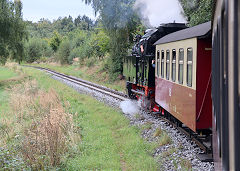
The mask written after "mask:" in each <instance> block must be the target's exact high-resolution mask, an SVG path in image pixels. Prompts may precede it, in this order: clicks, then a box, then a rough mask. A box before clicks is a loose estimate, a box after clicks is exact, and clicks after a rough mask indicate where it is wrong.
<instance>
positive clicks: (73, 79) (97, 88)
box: [23, 65, 128, 101]
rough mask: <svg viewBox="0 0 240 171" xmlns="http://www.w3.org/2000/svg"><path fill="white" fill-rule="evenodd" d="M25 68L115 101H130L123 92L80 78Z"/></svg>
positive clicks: (48, 70) (43, 69) (47, 70)
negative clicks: (87, 89)
mask: <svg viewBox="0 0 240 171" xmlns="http://www.w3.org/2000/svg"><path fill="white" fill-rule="evenodd" d="M23 66H26V67H32V68H36V69H40V70H42V71H45V72H47V73H49V74H51V75H54V76H56V77H59V78H61V79H64V80H67V81H69V82H72V83H75V84H77V85H81V86H84V87H87V88H89V89H92V90H94V91H97V92H100V93H102V94H105V95H107V96H111V97H113V98H115V99H118V100H120V101H124V100H127V99H128V97H127V95H126V94H124V93H122V92H119V91H116V90H112V89H110V88H107V87H104V86H100V85H97V84H94V83H92V82H89V81H86V80H82V79H80V78H76V77H73V76H69V75H66V74H62V73H59V72H56V71H53V70H50V69H48V68H43V67H38V66H28V65H23Z"/></svg>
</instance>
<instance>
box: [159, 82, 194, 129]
mask: <svg viewBox="0 0 240 171" xmlns="http://www.w3.org/2000/svg"><path fill="white" fill-rule="evenodd" d="M155 83H156V90H155V101H156V103H157V104H159V105H160V106H161V107H163V108H164V109H165V110H167V111H168V112H169V113H171V114H172V115H173V116H174V117H175V118H177V119H178V120H180V121H181V122H182V123H184V124H185V125H186V126H188V127H189V128H190V129H192V130H193V131H196V91H195V90H193V89H192V88H188V87H185V86H182V85H178V84H175V83H173V82H170V81H167V80H164V79H162V78H157V77H155Z"/></svg>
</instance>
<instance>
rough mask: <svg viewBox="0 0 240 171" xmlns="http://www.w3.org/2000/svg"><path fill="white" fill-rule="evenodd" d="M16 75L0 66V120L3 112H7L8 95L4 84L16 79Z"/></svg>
mask: <svg viewBox="0 0 240 171" xmlns="http://www.w3.org/2000/svg"><path fill="white" fill-rule="evenodd" d="M16 76H17V74H16V73H15V72H13V71H11V70H10V69H8V68H6V67H2V66H0V118H1V115H3V113H4V112H7V111H8V110H9V105H8V97H9V93H8V92H7V91H6V90H5V89H6V87H7V86H8V85H9V84H7V83H6V82H8V81H9V79H12V78H14V77H16Z"/></svg>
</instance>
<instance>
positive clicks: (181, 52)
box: [178, 48, 184, 84]
mask: <svg viewBox="0 0 240 171" xmlns="http://www.w3.org/2000/svg"><path fill="white" fill-rule="evenodd" d="M183 63H184V50H183V49H182V48H181V49H179V58H178V82H179V84H183Z"/></svg>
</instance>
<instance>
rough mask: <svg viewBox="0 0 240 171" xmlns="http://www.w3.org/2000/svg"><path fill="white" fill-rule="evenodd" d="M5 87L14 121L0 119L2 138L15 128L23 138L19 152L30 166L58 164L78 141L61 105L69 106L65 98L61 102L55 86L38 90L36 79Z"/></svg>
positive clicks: (13, 132)
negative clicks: (20, 131) (8, 92)
mask: <svg viewBox="0 0 240 171" xmlns="http://www.w3.org/2000/svg"><path fill="white" fill-rule="evenodd" d="M9 91H11V94H10V95H11V96H10V104H11V107H12V110H13V111H12V113H14V114H15V115H16V121H14V120H13V119H12V120H7V119H4V120H3V119H2V120H0V131H2V132H4V133H5V134H6V135H5V136H4V134H1V135H2V136H3V139H2V141H4V137H6V138H8V139H9V137H12V136H13V135H16V132H17V130H22V132H23V133H22V139H24V141H23V142H22V144H21V146H22V148H21V153H22V156H23V159H24V161H25V162H26V163H27V165H28V166H30V167H31V169H33V170H39V169H41V170H45V169H49V168H50V167H57V166H59V165H60V164H61V158H62V156H63V155H64V154H65V153H66V152H67V151H68V148H69V147H71V146H74V145H75V143H79V141H80V138H79V137H80V136H79V131H78V128H75V127H74V125H73V119H72V115H70V114H68V113H66V112H65V109H64V107H63V106H65V107H66V109H70V107H71V106H70V103H69V102H68V101H66V102H65V104H63V105H62V102H61V100H60V98H59V96H58V94H57V93H56V92H55V90H53V89H50V90H49V91H48V92H45V91H43V90H40V89H39V87H38V85H37V82H36V80H32V81H30V80H29V81H26V82H25V83H24V84H20V85H16V86H13V87H12V88H11V89H9ZM14 122H16V123H14ZM13 125H14V126H15V127H14V128H13ZM76 130H77V131H76ZM6 138H5V139H6ZM5 142H6V140H5Z"/></svg>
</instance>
